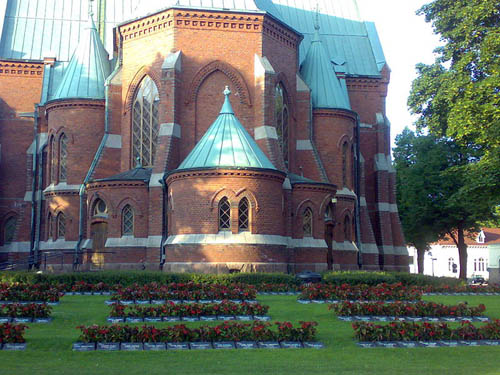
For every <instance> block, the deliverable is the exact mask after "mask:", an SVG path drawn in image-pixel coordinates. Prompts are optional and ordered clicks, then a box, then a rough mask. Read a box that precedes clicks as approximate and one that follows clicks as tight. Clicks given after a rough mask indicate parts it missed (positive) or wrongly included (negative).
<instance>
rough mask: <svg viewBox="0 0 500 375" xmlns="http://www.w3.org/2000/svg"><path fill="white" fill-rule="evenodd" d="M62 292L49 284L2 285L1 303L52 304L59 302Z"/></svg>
mask: <svg viewBox="0 0 500 375" xmlns="http://www.w3.org/2000/svg"><path fill="white" fill-rule="evenodd" d="M59 297H60V292H59V290H58V289H57V288H54V287H50V286H49V285H47V284H21V283H19V284H6V283H1V284H0V302H4V301H5V302H21V301H24V302H28V301H29V302H33V301H36V302H51V303H55V302H58V301H59Z"/></svg>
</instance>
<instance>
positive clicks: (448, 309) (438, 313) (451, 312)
mask: <svg viewBox="0 0 500 375" xmlns="http://www.w3.org/2000/svg"><path fill="white" fill-rule="evenodd" d="M328 308H329V309H330V310H333V312H334V313H335V314H336V315H339V316H350V317H352V316H358V317H359V316H377V317H379V316H390V317H395V318H398V317H434V318H443V317H446V318H459V317H466V318H473V317H479V316H481V315H482V314H483V313H484V311H485V310H486V307H485V306H484V305H483V304H480V305H479V306H476V307H474V306H469V305H467V304H465V303H460V304H458V305H454V306H448V305H444V304H441V303H435V302H424V301H418V302H416V303H407V302H392V303H384V302H365V303H360V302H355V303H352V302H348V301H344V302H342V303H336V304H332V305H330V306H329V307H328Z"/></svg>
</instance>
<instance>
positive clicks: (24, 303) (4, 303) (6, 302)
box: [0, 301, 59, 306]
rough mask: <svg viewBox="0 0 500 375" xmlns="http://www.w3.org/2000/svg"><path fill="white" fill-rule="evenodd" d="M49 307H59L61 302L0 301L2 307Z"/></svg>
mask: <svg viewBox="0 0 500 375" xmlns="http://www.w3.org/2000/svg"><path fill="white" fill-rule="evenodd" d="M14 304H18V305H31V304H36V305H49V306H57V305H59V302H44V301H0V305H14Z"/></svg>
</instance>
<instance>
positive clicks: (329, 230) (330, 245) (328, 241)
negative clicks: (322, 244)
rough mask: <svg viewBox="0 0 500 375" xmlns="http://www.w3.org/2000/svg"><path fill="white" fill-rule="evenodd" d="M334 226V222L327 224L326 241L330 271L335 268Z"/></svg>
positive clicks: (327, 261) (327, 262)
mask: <svg viewBox="0 0 500 375" xmlns="http://www.w3.org/2000/svg"><path fill="white" fill-rule="evenodd" d="M333 228H334V226H333V225H332V224H325V241H326V244H327V246H328V250H327V253H326V264H327V268H328V270H329V271H332V270H333Z"/></svg>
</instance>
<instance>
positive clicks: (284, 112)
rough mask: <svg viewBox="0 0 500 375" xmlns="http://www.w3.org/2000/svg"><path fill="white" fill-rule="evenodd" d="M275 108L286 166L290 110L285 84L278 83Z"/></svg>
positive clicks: (277, 130)
mask: <svg viewBox="0 0 500 375" xmlns="http://www.w3.org/2000/svg"><path fill="white" fill-rule="evenodd" d="M274 110H275V118H276V133H277V135H278V143H279V145H280V148H281V153H282V155H283V160H284V162H285V166H286V167H288V134H289V125H288V123H289V110H288V105H287V102H286V92H285V89H284V87H283V85H282V84H280V83H279V84H278V85H276V90H275V100H274Z"/></svg>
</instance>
